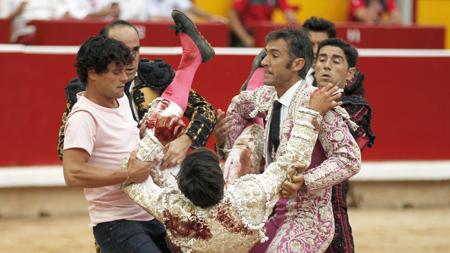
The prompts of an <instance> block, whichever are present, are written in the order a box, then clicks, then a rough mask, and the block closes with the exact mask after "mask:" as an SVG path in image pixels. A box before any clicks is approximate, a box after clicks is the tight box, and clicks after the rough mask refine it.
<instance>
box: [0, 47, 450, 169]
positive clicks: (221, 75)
mask: <svg viewBox="0 0 450 253" xmlns="http://www.w3.org/2000/svg"><path fill="white" fill-rule="evenodd" d="M25 49H26V50H25V52H26V53H21V52H10V53H7V52H4V51H3V52H2V50H1V47H0V62H2V68H1V74H0V88H1V90H2V91H3V94H4V95H3V98H2V99H1V100H0V108H1V109H0V122H1V131H0V140H1V141H0V166H13V165H36V164H57V163H58V162H59V161H58V158H57V156H56V139H57V135H58V129H59V124H60V120H61V114H62V112H63V110H64V106H65V98H64V86H65V85H66V84H67V82H68V81H69V80H70V79H71V78H72V77H74V76H75V70H74V68H73V63H74V60H75V56H74V52H61V50H62V49H59V50H60V53H58V51H55V52H53V53H55V54H50V51H48V52H47V53H39V52H38V51H37V50H38V49H40V48H36V47H25ZM19 51H20V50H19ZM253 51H254V52H256V51H255V50H253ZM253 51H252V52H253ZM239 52H240V53H246V52H247V53H248V51H239ZM417 52H421V51H409V52H405V54H406V55H407V57H404V56H396V55H394V54H391V52H387V53H386V52H385V54H384V55H382V56H371V55H373V54H372V53H374V54H375V55H380V54H381V53H383V51H380V50H377V51H371V52H368V51H364V50H363V51H362V52H361V58H360V62H359V63H358V66H359V68H360V69H361V70H362V72H363V73H364V74H365V75H366V81H365V87H366V93H367V98H368V100H369V102H370V103H371V105H372V107H373V130H374V131H375V133H376V135H377V139H376V142H375V146H374V148H372V149H367V150H366V151H365V152H364V154H363V158H364V159H365V160H419V159H421V160H423V159H425V160H426V159H447V160H449V159H450V131H449V129H450V117H448V116H449V115H450V99H449V97H450V86H449V83H448V80H447V78H446V77H447V76H448V69H449V67H450V53H449V51H443V50H442V51H438V52H435V53H433V54H428V53H427V52H425V53H424V54H423V55H419V54H417ZM228 53H229V52H228ZM228 53H227V54H224V53H221V52H220V51H218V53H217V56H216V57H215V58H214V59H213V60H212V61H211V62H208V63H206V64H204V65H202V66H201V67H200V69H199V71H198V74H197V75H196V77H195V79H194V86H193V88H194V89H196V90H198V91H199V92H200V94H202V95H203V96H204V97H205V98H206V99H207V100H209V101H210V102H211V103H212V104H213V105H214V106H215V107H216V108H222V109H226V108H227V105H228V103H229V101H230V99H231V98H232V97H233V96H234V95H235V94H236V93H237V92H238V89H239V87H240V85H241V84H242V82H243V80H245V78H246V77H247V73H248V71H249V69H250V65H251V61H252V58H253V56H251V55H243V54H238V53H235V54H231V55H229V54H228ZM394 53H395V52H394ZM152 54H153V56H152V58H154V57H159V58H163V59H165V60H167V61H168V62H169V63H171V64H173V65H174V66H177V63H178V61H179V58H180V56H179V55H157V52H156V51H155V52H154V53H152ZM427 55H428V56H427ZM212 139H213V138H211V140H210V144H209V145H210V147H211V144H212Z"/></svg>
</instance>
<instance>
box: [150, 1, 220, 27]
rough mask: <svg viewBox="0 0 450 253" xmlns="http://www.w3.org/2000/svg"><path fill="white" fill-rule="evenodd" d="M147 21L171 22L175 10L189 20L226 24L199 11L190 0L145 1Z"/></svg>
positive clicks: (213, 16) (216, 17) (217, 17)
mask: <svg viewBox="0 0 450 253" xmlns="http://www.w3.org/2000/svg"><path fill="white" fill-rule="evenodd" d="M145 1H146V4H147V11H148V15H149V19H150V20H152V21H159V20H172V16H171V13H172V10H173V9H177V10H179V11H182V12H184V13H186V14H187V15H188V16H189V17H190V18H191V19H194V20H196V19H202V20H206V21H208V22H222V23H227V19H226V18H224V17H222V16H215V15H211V14H209V13H207V12H206V11H204V10H202V9H200V8H199V7H197V6H196V5H195V4H193V3H192V1H191V0H145Z"/></svg>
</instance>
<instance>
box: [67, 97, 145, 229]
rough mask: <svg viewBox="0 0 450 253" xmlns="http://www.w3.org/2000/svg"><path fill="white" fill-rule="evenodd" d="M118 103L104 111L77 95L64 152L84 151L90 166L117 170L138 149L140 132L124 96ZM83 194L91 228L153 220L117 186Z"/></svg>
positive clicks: (68, 123)
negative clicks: (107, 223)
mask: <svg viewBox="0 0 450 253" xmlns="http://www.w3.org/2000/svg"><path fill="white" fill-rule="evenodd" d="M118 102H119V107H118V108H106V107H102V106H100V105H98V104H95V103H94V102H92V101H90V100H89V99H87V98H86V97H84V96H83V94H79V95H78V102H77V103H76V104H75V105H74V107H73V108H72V111H71V113H70V114H69V117H68V120H67V125H66V129H65V138H64V150H66V149H70V148H81V149H84V150H86V152H88V153H89V155H90V158H89V161H88V163H89V164H91V165H94V166H98V167H101V168H105V169H111V170H119V169H120V166H121V165H122V164H123V163H124V162H125V161H126V160H127V159H128V157H129V155H130V153H131V152H132V151H133V150H135V149H136V148H137V146H138V141H139V129H138V128H137V123H136V122H135V121H134V120H133V117H132V115H131V110H130V106H129V104H128V99H127V98H126V96H123V97H122V98H120V99H118ZM84 195H85V197H86V200H87V201H88V202H89V216H90V219H91V224H92V225H93V226H95V225H96V224H98V223H102V222H107V221H113V220H119V219H127V220H140V221H144V220H151V219H153V218H152V217H151V216H150V215H149V214H148V213H147V212H146V211H144V210H143V209H142V208H141V207H140V206H138V205H137V204H136V203H135V202H134V201H132V200H131V199H130V198H129V197H128V195H126V194H125V193H124V192H123V191H122V190H121V189H120V185H110V186H105V187H97V188H85V189H84Z"/></svg>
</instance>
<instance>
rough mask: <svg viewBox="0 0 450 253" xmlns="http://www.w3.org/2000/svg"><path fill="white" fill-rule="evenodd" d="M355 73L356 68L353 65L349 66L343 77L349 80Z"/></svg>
mask: <svg viewBox="0 0 450 253" xmlns="http://www.w3.org/2000/svg"><path fill="white" fill-rule="evenodd" d="M355 73H356V68H355V67H351V68H349V69H348V71H347V76H346V77H345V80H347V81H350V80H352V79H353V77H354V76H355Z"/></svg>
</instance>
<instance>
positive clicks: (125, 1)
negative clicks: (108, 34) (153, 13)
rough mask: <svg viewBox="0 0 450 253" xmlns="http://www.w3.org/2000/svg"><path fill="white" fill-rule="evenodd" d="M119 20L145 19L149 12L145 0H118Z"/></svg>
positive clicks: (147, 17)
mask: <svg viewBox="0 0 450 253" xmlns="http://www.w3.org/2000/svg"><path fill="white" fill-rule="evenodd" d="M117 2H118V3H119V7H120V16H119V19H121V20H128V21H142V22H144V21H147V20H148V19H149V13H148V11H147V3H146V2H147V1H146V0H118V1H117Z"/></svg>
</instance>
